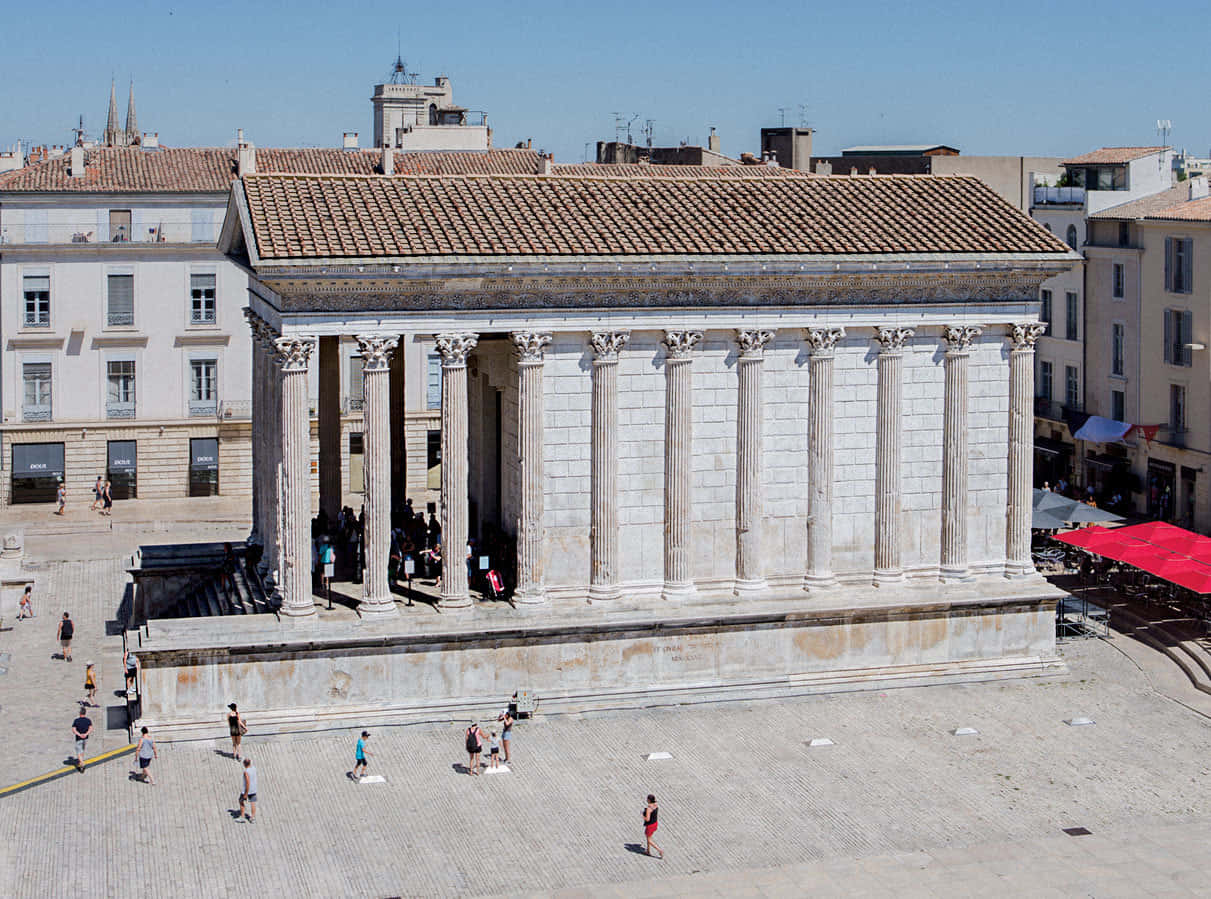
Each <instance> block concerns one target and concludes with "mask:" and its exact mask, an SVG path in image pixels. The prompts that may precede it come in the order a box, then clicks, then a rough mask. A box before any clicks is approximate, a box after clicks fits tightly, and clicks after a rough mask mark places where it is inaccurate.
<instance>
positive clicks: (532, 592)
mask: <svg viewBox="0 0 1211 899" xmlns="http://www.w3.org/2000/svg"><path fill="white" fill-rule="evenodd" d="M513 601H514V602H517V603H522V604H524V605H531V606H532V605H538V604H540V603H544V602H546V601H547V591H546V588H545V587H526V588H523V589H520V590H518V591H517V592H515V593H514V594H513Z"/></svg>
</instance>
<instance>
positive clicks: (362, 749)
mask: <svg viewBox="0 0 1211 899" xmlns="http://www.w3.org/2000/svg"><path fill="white" fill-rule="evenodd" d="M369 739H370V731H368V730H364V731H362V735H361V736H360V737H358V740H357V749H356V750H355V751H354V758H353V770H352V771H351V772H350V773H349V776H350V777H352V778H353V779H354V780H357V779H358V778H359V777H361V776H362V775H363V774H365V773H366V756H368V755H373V754H374V753H372V752H370V751H369V750H368V749H366V741H367V740H369ZM359 768H360V769H361V771H360V773H359V771H358V769H359Z"/></svg>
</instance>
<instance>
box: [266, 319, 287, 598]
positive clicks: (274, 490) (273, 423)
mask: <svg viewBox="0 0 1211 899" xmlns="http://www.w3.org/2000/svg"><path fill="white" fill-rule="evenodd" d="M265 374H266V379H265V386H266V391H265V396H266V399H267V405H268V407H269V427H268V428H267V429H266V434H265V439H266V442H267V452H266V453H265V463H266V468H265V496H266V498H267V499H268V502H267V503H266V504H265V516H266V519H267V521H268V524H269V534H270V538H269V539H268V540H267V541H266V545H265V554H266V557H267V559H268V569H269V572H270V574H271V575H272V576H273V578H274V579H275V581H276V579H277V578H279V576H280V568H281V558H282V489H283V484H282V368H281V365H280V363H279V359H278V355H277V348H276V346H275V344H274V343H273V341H272V340H268V341H267V344H266V359H265Z"/></svg>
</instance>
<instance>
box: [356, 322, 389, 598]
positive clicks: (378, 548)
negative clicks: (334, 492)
mask: <svg viewBox="0 0 1211 899" xmlns="http://www.w3.org/2000/svg"><path fill="white" fill-rule="evenodd" d="M356 339H357V345H358V349H359V350H361V354H362V414H363V416H364V423H363V426H362V434H363V437H362V440H363V441H364V442H363V449H364V451H365V454H366V455H365V459H364V465H363V469H362V471H363V475H362V478H363V490H364V494H365V497H366V524H365V532H364V533H363V535H362V541H363V543H362V545H363V546H364V547H365V554H366V570H365V573H364V574H363V575H362V601H361V602H360V603H359V604H358V607H357V610H358V612H359V613H360V614H362V615H363V616H366V615H374V616H378V615H397V614H399V610H398V609H396V608H395V601H394V600H393V599H392V597H391V586H390V585H389V584H388V583H387V564H388V561H389V560H390V557H391V378H390V366H391V354H392V353H393V352H394V351H395V348H396V346H397V345H398V343H399V338H397V337H376V336H366V337H363V336H359V337H357V338H356Z"/></svg>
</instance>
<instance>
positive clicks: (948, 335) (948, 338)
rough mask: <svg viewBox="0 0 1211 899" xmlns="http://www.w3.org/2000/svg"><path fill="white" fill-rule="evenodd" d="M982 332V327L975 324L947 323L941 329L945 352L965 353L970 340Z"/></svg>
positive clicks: (968, 348)
mask: <svg viewBox="0 0 1211 899" xmlns="http://www.w3.org/2000/svg"><path fill="white" fill-rule="evenodd" d="M983 333H984V329H983V328H979V327H976V326H975V325H947V326H946V327H945V328H943V329H942V340H944V341H945V342H946V352H948V353H966V352H967V351H968V350H970V349H971V343H972V341H974V340H975V339H976V338H977V337H979V336H980V335H981V334H983Z"/></svg>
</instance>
